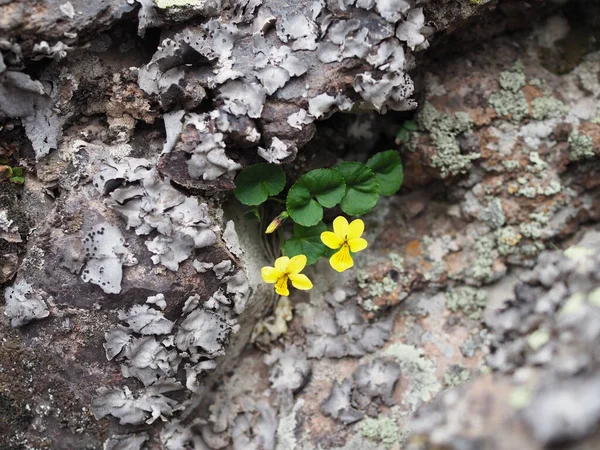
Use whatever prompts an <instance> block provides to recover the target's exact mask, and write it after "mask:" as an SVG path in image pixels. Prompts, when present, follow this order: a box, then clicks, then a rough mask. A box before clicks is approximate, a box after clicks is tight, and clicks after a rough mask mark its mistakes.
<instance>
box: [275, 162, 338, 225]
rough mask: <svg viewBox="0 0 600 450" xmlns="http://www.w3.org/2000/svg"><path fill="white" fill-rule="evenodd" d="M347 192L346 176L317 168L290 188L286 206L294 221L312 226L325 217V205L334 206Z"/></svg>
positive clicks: (331, 170) (327, 206)
mask: <svg viewBox="0 0 600 450" xmlns="http://www.w3.org/2000/svg"><path fill="white" fill-rule="evenodd" d="M345 193H346V184H345V183H344V178H343V177H342V175H340V174H339V173H338V172H337V171H335V170H333V169H315V170H311V171H310V172H308V173H306V174H304V175H303V176H301V177H300V178H299V179H298V181H296V183H295V184H294V185H293V186H292V187H291V188H290V190H289V192H288V195H287V200H286V208H287V211H288V213H289V214H290V217H291V218H292V220H293V221H294V222H296V223H297V224H299V225H303V226H305V227H312V226H315V225H316V224H318V223H319V222H320V221H321V220H322V219H323V206H324V207H326V208H333V207H334V206H335V205H337V204H338V203H339V202H340V201H341V200H342V198H344V195H345Z"/></svg>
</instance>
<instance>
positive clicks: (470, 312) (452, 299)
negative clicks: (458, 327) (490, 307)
mask: <svg viewBox="0 0 600 450" xmlns="http://www.w3.org/2000/svg"><path fill="white" fill-rule="evenodd" d="M487 299H488V298H487V293H486V292H485V291H483V290H481V289H475V288H474V287H471V286H464V287H459V288H456V289H452V290H450V291H448V293H446V306H447V307H448V309H449V310H450V311H452V312H458V311H462V312H463V313H464V314H465V315H466V316H467V317H469V319H472V320H479V319H480V318H481V313H482V312H483V310H484V309H485V306H486V305H487Z"/></svg>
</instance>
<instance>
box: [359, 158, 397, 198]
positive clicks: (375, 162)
mask: <svg viewBox="0 0 600 450" xmlns="http://www.w3.org/2000/svg"><path fill="white" fill-rule="evenodd" d="M367 167H369V169H371V170H372V171H373V172H375V175H376V176H377V181H378V182H379V191H380V193H381V194H383V195H393V194H395V193H396V192H398V189H400V186H401V185H402V180H403V179H404V170H403V169H402V161H400V155H398V152H397V151H395V150H388V151H385V152H381V153H377V154H375V155H373V156H372V157H371V158H370V159H369V160H368V161H367Z"/></svg>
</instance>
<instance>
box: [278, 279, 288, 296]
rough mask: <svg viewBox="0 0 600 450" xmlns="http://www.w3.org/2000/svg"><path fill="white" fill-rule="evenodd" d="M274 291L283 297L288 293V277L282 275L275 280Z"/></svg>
mask: <svg viewBox="0 0 600 450" xmlns="http://www.w3.org/2000/svg"><path fill="white" fill-rule="evenodd" d="M275 292H277V293H278V294H279V295H283V296H284V297H287V296H288V295H290V290H289V289H288V277H286V276H285V275H284V276H282V277H281V278H279V279H278V280H277V283H275Z"/></svg>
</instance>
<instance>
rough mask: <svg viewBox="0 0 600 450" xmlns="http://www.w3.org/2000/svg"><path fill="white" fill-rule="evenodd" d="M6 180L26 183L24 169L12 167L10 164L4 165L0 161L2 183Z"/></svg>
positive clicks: (0, 179)
mask: <svg viewBox="0 0 600 450" xmlns="http://www.w3.org/2000/svg"><path fill="white" fill-rule="evenodd" d="M6 180H8V181H9V182H11V183H16V184H23V183H24V182H25V177H24V176H23V168H22V167H11V166H9V165H8V164H2V161H0V181H6Z"/></svg>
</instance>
